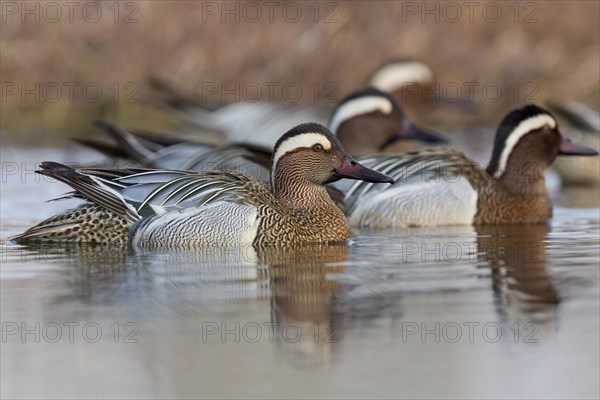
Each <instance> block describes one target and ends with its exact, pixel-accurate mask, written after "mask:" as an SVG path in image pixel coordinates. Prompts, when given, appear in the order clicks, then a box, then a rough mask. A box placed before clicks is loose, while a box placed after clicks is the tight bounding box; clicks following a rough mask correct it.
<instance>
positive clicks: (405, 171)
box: [338, 149, 490, 214]
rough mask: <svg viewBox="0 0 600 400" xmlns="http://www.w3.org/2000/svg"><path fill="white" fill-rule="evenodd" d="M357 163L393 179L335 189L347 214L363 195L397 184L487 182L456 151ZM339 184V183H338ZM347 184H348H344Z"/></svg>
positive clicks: (380, 157)
mask: <svg viewBox="0 0 600 400" xmlns="http://www.w3.org/2000/svg"><path fill="white" fill-rule="evenodd" d="M360 162H361V163H362V164H363V165H365V166H367V167H369V168H372V169H374V170H376V171H379V172H382V173H384V174H387V175H389V176H391V177H392V178H394V180H395V181H396V183H394V184H393V185H387V184H377V183H368V182H364V181H352V182H351V183H350V185H349V186H345V187H344V186H338V189H339V190H341V191H342V192H343V193H344V204H345V208H346V212H347V214H349V213H351V211H352V210H353V209H354V208H355V207H356V205H357V203H358V202H359V201H360V200H361V199H363V198H365V197H366V196H373V195H375V194H377V193H381V192H383V191H385V190H389V189H390V188H395V187H398V185H409V184H412V183H418V182H426V181H431V180H434V179H446V180H448V181H451V180H453V179H456V178H457V177H463V178H466V179H467V180H468V181H469V182H470V183H471V184H472V185H473V186H476V185H478V184H479V183H480V182H482V181H485V180H488V179H490V178H489V176H488V175H487V173H486V172H485V170H483V169H482V168H481V167H480V166H479V165H478V164H477V163H475V162H474V161H472V160H470V159H469V158H468V157H466V156H465V155H464V154H463V153H461V152H459V151H457V150H449V149H443V150H440V149H432V150H423V151H419V152H410V153H398V154H381V155H375V156H371V157H367V158H364V159H361V160H360ZM342 185H343V183H342ZM347 185H348V184H347Z"/></svg>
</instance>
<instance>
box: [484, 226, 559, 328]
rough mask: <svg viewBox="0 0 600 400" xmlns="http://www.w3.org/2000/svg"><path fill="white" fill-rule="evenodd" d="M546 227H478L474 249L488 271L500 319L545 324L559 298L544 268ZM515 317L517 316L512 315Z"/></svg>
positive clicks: (552, 313)
mask: <svg viewBox="0 0 600 400" xmlns="http://www.w3.org/2000/svg"><path fill="white" fill-rule="evenodd" d="M550 230H551V228H550V226H548V225H546V224H536V225H500V226H480V227H477V234H478V235H477V247H478V252H479V254H480V257H481V259H482V261H485V262H486V263H488V264H489V267H490V268H491V277H492V289H493V291H494V296H495V303H496V307H497V311H498V313H499V315H500V318H501V319H504V320H505V321H514V320H518V319H519V317H520V318H521V319H526V320H529V321H531V322H539V323H543V322H548V321H549V320H554V319H555V314H556V308H557V306H558V304H559V303H560V297H559V294H558V293H557V290H556V288H555V286H554V284H553V282H552V277H551V276H550V275H549V273H548V270H547V267H546V242H547V236H548V234H549V232H550ZM515 314H516V315H515Z"/></svg>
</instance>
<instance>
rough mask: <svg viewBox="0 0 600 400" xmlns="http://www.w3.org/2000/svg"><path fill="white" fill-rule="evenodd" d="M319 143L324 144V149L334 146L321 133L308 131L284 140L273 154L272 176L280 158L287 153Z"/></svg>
mask: <svg viewBox="0 0 600 400" xmlns="http://www.w3.org/2000/svg"><path fill="white" fill-rule="evenodd" d="M317 143H319V144H321V146H323V149H325V150H330V149H331V146H332V145H331V141H330V140H329V139H327V137H326V136H325V135H323V134H321V133H310V132H308V133H303V134H300V135H296V136H292V137H291V138H289V139H286V140H284V141H283V143H281V144H280V145H279V147H278V148H277V151H276V152H275V154H274V155H273V166H272V168H271V178H272V177H273V176H274V171H275V169H276V168H277V163H278V162H279V159H280V158H281V157H283V156H284V155H285V154H286V153H289V152H290V151H294V150H296V149H300V148H310V147H312V146H314V145H315V144H317Z"/></svg>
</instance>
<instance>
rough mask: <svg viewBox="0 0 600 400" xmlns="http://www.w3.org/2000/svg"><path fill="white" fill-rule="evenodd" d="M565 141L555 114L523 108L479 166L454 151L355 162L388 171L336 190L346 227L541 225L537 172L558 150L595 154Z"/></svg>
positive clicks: (546, 211)
mask: <svg viewBox="0 0 600 400" xmlns="http://www.w3.org/2000/svg"><path fill="white" fill-rule="evenodd" d="M597 154H598V152H597V151H595V150H594V149H591V148H587V147H584V146H582V145H577V144H575V143H572V142H571V141H569V140H568V139H564V138H563V137H562V136H561V133H560V131H559V129H558V125H557V122H556V120H555V119H554V117H553V116H552V115H551V114H550V113H549V112H547V111H545V110H543V109H541V108H539V107H537V106H534V105H528V106H525V107H523V108H520V109H517V110H514V111H512V112H510V113H509V114H508V115H507V116H506V117H505V118H504V120H503V121H502V123H501V124H500V127H499V128H498V130H497V132H496V138H495V142H494V148H493V151H492V157H491V160H490V163H489V165H488V167H487V168H486V169H483V168H481V167H480V166H479V165H478V164H477V163H476V162H474V161H473V160H471V159H469V158H468V157H466V156H465V155H464V154H462V153H461V152H458V151H456V150H426V151H421V152H413V153H404V154H396V155H388V156H386V155H382V156H374V157H371V158H366V159H362V160H361V162H362V163H364V164H365V165H366V166H368V167H370V168H373V169H375V170H378V171H380V172H383V173H386V174H389V175H391V176H392V177H393V178H394V179H395V180H396V184H395V185H392V186H389V187H387V188H386V187H383V186H381V185H372V184H361V183H356V184H350V185H349V187H341V185H340V187H339V189H340V190H341V192H342V193H343V196H344V204H345V212H346V215H347V216H348V219H349V221H350V223H351V225H358V226H370V227H408V226H435V225H470V224H476V225H478V224H507V223H543V222H545V221H547V220H548V219H550V218H551V217H552V203H551V201H550V199H549V196H548V191H547V189H546V186H545V182H544V171H545V169H546V168H547V167H548V166H550V165H551V164H552V162H553V161H554V159H555V157H556V156H557V155H582V156H584V155H597Z"/></svg>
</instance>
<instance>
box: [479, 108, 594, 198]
mask: <svg viewBox="0 0 600 400" xmlns="http://www.w3.org/2000/svg"><path fill="white" fill-rule="evenodd" d="M561 155H569V156H575V155H578V156H593V155H598V152H597V151H596V150H594V149H592V148H590V147H586V146H583V145H580V144H576V143H573V142H571V141H570V140H569V139H567V138H564V137H563V136H562V134H561V133H560V130H559V128H558V123H557V122H556V119H555V118H554V117H553V116H552V114H550V113H549V112H548V111H546V110H544V109H543V108H540V107H538V106H535V105H527V106H525V107H522V108H519V109H516V110H514V111H512V112H510V113H509V114H508V115H507V116H506V117H505V118H504V120H502V122H501V123H500V126H499V127H498V130H497V132H496V137H495V140H494V150H493V152H492V158H491V160H490V163H489V165H488V167H487V169H486V171H487V172H488V173H489V174H490V175H492V176H493V177H494V178H496V179H498V180H500V181H503V182H505V183H507V184H509V185H511V186H513V187H514V188H519V187H521V188H524V187H525V186H529V187H530V189H535V188H536V185H537V186H539V185H542V186H543V184H544V170H545V169H546V168H547V167H549V166H550V165H551V164H552V162H553V161H554V159H555V158H556V156H561ZM538 188H539V189H542V188H541V187H538Z"/></svg>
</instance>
